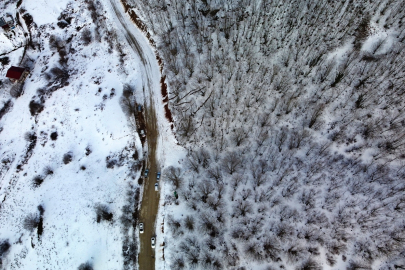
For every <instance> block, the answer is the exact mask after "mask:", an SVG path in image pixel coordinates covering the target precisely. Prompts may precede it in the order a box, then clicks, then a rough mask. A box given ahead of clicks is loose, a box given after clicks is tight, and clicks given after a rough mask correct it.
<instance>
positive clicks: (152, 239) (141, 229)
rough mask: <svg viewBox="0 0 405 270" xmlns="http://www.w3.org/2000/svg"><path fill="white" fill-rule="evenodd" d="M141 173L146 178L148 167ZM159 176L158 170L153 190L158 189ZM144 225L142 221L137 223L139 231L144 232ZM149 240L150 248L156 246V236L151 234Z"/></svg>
mask: <svg viewBox="0 0 405 270" xmlns="http://www.w3.org/2000/svg"><path fill="white" fill-rule="evenodd" d="M143 175H144V177H145V178H146V177H148V175H149V169H146V170H145V171H144V173H143ZM160 176H161V173H160V172H159V171H158V172H157V174H156V181H157V182H156V184H155V190H156V191H159V183H158V182H159V180H160ZM143 226H144V225H143V223H139V233H143V232H144V227H143ZM150 241H151V246H152V248H155V247H156V238H155V237H154V236H152V238H151V239H150Z"/></svg>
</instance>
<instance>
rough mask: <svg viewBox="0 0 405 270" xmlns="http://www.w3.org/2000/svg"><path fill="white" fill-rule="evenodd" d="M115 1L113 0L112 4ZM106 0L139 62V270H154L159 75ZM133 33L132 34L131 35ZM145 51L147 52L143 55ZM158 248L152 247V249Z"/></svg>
mask: <svg viewBox="0 0 405 270" xmlns="http://www.w3.org/2000/svg"><path fill="white" fill-rule="evenodd" d="M115 1H117V0H115ZM115 1H114V0H110V4H111V7H112V10H113V11H114V13H115V16H116V18H117V19H118V21H119V22H120V24H121V25H120V26H121V27H122V29H121V30H122V31H123V34H124V36H125V38H126V40H127V42H128V44H129V46H130V47H131V48H132V50H133V51H134V52H135V54H137V55H138V56H139V58H140V60H141V61H142V65H140V67H141V72H142V75H143V76H142V77H143V82H142V84H143V88H144V89H143V90H144V96H145V106H144V108H145V111H144V112H145V120H146V137H147V146H148V157H147V162H146V167H147V168H149V177H147V178H146V179H145V180H144V190H143V196H142V202H141V211H140V220H139V222H143V223H144V228H145V229H144V233H143V234H140V237H139V238H140V251H139V258H138V263H139V269H140V270H154V269H155V249H152V247H151V237H152V236H155V235H156V233H158V231H156V224H155V223H156V215H157V212H158V206H159V192H157V191H155V188H154V185H155V183H156V174H157V170H158V168H159V164H158V161H157V159H156V153H157V151H156V150H157V142H158V136H159V130H158V125H157V117H156V111H155V104H158V103H157V102H159V100H160V84H159V82H160V72H159V66H158V63H157V60H156V58H155V55H154V52H153V50H152V48H151V46H150V45H149V44H148V41H147V39H146V38H144V37H143V36H142V33H141V31H140V30H139V29H137V28H136V26H135V24H133V23H132V22H131V20H130V18H129V16H127V15H126V14H125V12H124V8H123V6H122V5H121V3H116V2H115ZM134 33H135V34H134ZM146 50H148V51H146ZM159 247H160V244H159V243H157V244H156V249H158V248H159Z"/></svg>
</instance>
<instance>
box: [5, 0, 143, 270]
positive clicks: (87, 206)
mask: <svg viewBox="0 0 405 270" xmlns="http://www.w3.org/2000/svg"><path fill="white" fill-rule="evenodd" d="M6 12H9V13H11V14H13V15H14V16H15V14H16V12H19V13H20V21H21V23H22V27H18V28H17V30H16V34H15V35H14V36H12V37H11V40H14V39H13V38H18V40H20V38H21V34H23V33H24V32H25V33H27V32H28V31H27V30H28V29H29V30H30V32H31V34H32V41H33V42H32V46H30V47H29V48H28V49H27V51H26V53H25V55H24V59H23V60H22V63H21V65H23V66H29V67H30V70H31V71H30V75H29V77H28V78H27V79H26V81H25V84H24V87H23V93H22V95H21V96H19V97H18V98H13V97H11V96H10V91H9V90H10V89H11V87H12V85H11V84H10V83H9V82H8V79H6V78H5V74H6V71H7V69H8V68H9V67H10V66H11V65H16V66H18V65H19V63H20V61H21V59H22V57H23V53H24V50H23V49H19V50H17V51H15V52H13V53H11V54H9V55H7V57H9V60H10V61H9V63H8V64H7V65H3V66H1V72H0V74H1V81H2V82H3V84H2V85H1V86H0V87H1V102H0V103H1V104H5V103H6V102H7V101H9V100H11V103H9V104H12V106H10V108H9V109H8V111H7V112H6V113H5V114H4V115H3V116H2V118H1V122H0V125H1V133H0V151H1V153H0V158H1V169H0V177H1V178H0V203H1V204H0V245H2V247H4V250H3V251H5V252H2V254H0V259H1V262H2V268H3V269H77V268H78V267H79V266H80V265H81V266H82V267H84V264H85V263H86V262H88V263H89V264H91V265H93V267H94V269H121V268H123V264H124V258H123V254H122V253H123V245H124V241H125V237H127V235H128V234H131V233H132V231H131V228H127V230H125V229H123V225H122V222H121V216H122V215H123V212H122V208H123V207H124V206H125V205H126V204H127V203H128V201H131V200H132V199H133V198H129V197H133V194H134V193H133V192H134V191H135V190H136V189H137V188H139V186H138V183H137V179H138V176H139V174H140V171H139V169H140V162H141V160H142V159H143V158H144V157H143V154H144V153H143V151H142V146H141V143H140V140H139V136H138V134H137V133H136V132H135V131H134V130H133V129H132V127H131V126H130V125H129V122H128V120H127V117H126V115H124V113H123V111H122V109H121V106H120V102H119V100H120V97H121V95H122V89H123V86H124V85H125V84H128V85H130V86H132V87H133V88H134V89H135V96H136V97H137V99H138V100H139V101H141V102H142V99H143V96H142V87H141V85H142V78H141V74H140V66H139V59H138V58H137V57H136V55H134V54H133V52H132V51H131V49H130V48H129V47H128V46H127V45H126V43H125V40H124V39H122V37H121V34H118V35H116V34H115V32H116V28H115V27H116V26H115V22H114V21H113V20H111V19H110V17H111V16H110V13H109V12H110V11H109V10H105V9H103V6H100V5H97V9H96V10H91V8H90V9H89V1H74V2H72V1H67V0H64V1H46V0H40V1H23V2H22V4H21V6H20V7H19V8H18V9H16V4H15V3H12V2H5V3H4V2H3V3H2V4H1V5H0V14H3V13H6ZM26 13H29V14H30V15H31V16H32V18H33V21H34V23H33V24H31V26H30V27H28V26H27V25H26V23H25V21H24V20H22V19H21V17H22V16H23V14H26ZM92 16H93V17H92ZM57 23H59V25H57ZM86 31H87V32H86ZM22 36H23V35H22ZM19 42H20V41H19ZM14 43H16V42H14V41H10V39H9V38H7V37H6V36H5V34H4V33H3V32H0V52H3V51H7V50H10V49H12V48H14V47H16V44H14ZM13 44H14V45H13ZM30 104H31V107H30ZM2 106H3V105H2ZM41 109H42V110H41ZM103 211H104V212H103ZM110 214H112V218H110V217H111V216H110ZM41 230H43V231H42V232H41ZM124 232H125V233H124ZM7 243H8V244H9V248H7V249H6V248H5V247H6V246H8V245H7ZM0 268H1V267H0Z"/></svg>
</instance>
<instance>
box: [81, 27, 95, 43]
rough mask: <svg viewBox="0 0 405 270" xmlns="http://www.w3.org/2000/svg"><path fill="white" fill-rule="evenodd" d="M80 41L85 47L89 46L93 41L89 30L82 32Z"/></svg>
mask: <svg viewBox="0 0 405 270" xmlns="http://www.w3.org/2000/svg"><path fill="white" fill-rule="evenodd" d="M81 39H82V41H83V45H84V46H87V45H89V44H90V43H91V42H92V40H93V34H92V33H91V31H90V30H89V29H85V30H83V32H82V37H81Z"/></svg>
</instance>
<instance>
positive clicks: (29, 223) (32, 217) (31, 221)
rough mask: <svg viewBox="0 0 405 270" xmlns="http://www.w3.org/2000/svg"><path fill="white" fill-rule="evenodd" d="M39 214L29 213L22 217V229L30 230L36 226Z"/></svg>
mask: <svg viewBox="0 0 405 270" xmlns="http://www.w3.org/2000/svg"><path fill="white" fill-rule="evenodd" d="M38 224H39V216H38V215H37V214H29V215H28V216H26V217H25V218H24V222H23V226H24V229H26V230H28V231H30V232H32V231H34V230H35V229H37V228H38Z"/></svg>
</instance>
